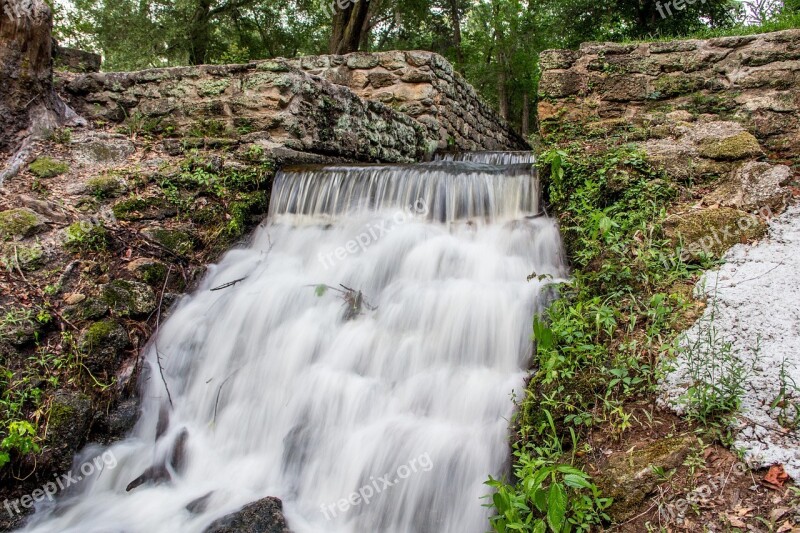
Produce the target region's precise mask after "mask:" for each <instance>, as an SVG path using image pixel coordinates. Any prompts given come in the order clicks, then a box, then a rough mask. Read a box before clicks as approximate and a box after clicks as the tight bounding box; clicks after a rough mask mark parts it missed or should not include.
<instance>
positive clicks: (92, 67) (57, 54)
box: [53, 45, 102, 72]
mask: <svg viewBox="0 0 800 533" xmlns="http://www.w3.org/2000/svg"><path fill="white" fill-rule="evenodd" d="M101 61H102V58H101V57H100V55H99V54H93V53H91V52H85V51H83V50H78V49H76V48H68V47H65V46H58V45H56V46H55V47H53V66H54V67H55V68H56V69H59V70H67V71H69V72H99V71H100V63H101Z"/></svg>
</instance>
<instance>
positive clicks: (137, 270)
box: [127, 257, 167, 285]
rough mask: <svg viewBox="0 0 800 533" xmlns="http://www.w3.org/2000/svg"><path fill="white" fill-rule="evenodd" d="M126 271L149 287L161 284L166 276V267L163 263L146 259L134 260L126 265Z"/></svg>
mask: <svg viewBox="0 0 800 533" xmlns="http://www.w3.org/2000/svg"><path fill="white" fill-rule="evenodd" d="M127 269H128V271H130V272H131V273H132V274H133V275H134V276H136V277H137V278H138V279H140V280H142V281H144V282H145V283H148V284H150V285H153V284H155V283H161V282H162V281H164V278H165V277H166V275H167V267H166V265H164V263H162V262H161V261H157V260H155V259H150V258H147V257H140V258H138V259H134V260H133V261H131V262H130V263H128V266H127Z"/></svg>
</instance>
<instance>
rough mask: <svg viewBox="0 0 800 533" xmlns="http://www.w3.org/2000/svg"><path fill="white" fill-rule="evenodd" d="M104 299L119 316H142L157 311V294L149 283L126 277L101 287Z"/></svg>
mask: <svg viewBox="0 0 800 533" xmlns="http://www.w3.org/2000/svg"><path fill="white" fill-rule="evenodd" d="M100 290H101V294H102V298H103V301H104V302H105V303H106V304H108V306H109V308H110V309H111V311H112V312H113V313H114V314H116V315H118V316H142V315H147V314H150V313H152V312H153V311H155V309H156V295H155V293H154V292H153V289H151V288H150V286H149V285H146V284H144V283H140V282H138V281H128V280H124V279H118V280H114V281H112V282H111V283H106V284H105V285H102V286H101V287H100Z"/></svg>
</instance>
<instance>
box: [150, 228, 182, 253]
mask: <svg viewBox="0 0 800 533" xmlns="http://www.w3.org/2000/svg"><path fill="white" fill-rule="evenodd" d="M144 233H145V235H146V236H148V237H149V238H150V239H152V240H154V241H155V242H157V243H158V244H160V245H161V246H163V247H164V248H166V249H167V250H170V251H171V252H173V253H175V254H177V255H187V254H189V253H190V252H191V251H192V250H194V239H193V238H192V236H191V235H189V234H188V233H186V232H185V231H180V230H170V229H165V228H151V229H147V230H145V232H144Z"/></svg>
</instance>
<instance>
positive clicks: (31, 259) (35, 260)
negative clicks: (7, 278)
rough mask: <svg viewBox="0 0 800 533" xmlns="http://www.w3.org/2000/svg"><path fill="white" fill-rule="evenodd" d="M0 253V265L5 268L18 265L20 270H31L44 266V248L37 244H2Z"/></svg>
mask: <svg viewBox="0 0 800 533" xmlns="http://www.w3.org/2000/svg"><path fill="white" fill-rule="evenodd" d="M0 254H1V255H0V267H2V268H5V269H6V270H11V269H16V268H17V266H19V268H21V269H22V270H24V271H26V272H31V271H34V270H38V269H40V268H42V266H44V249H43V248H42V247H41V246H40V245H39V244H33V245H30V246H28V245H25V244H22V243H14V244H4V245H2V247H0Z"/></svg>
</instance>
